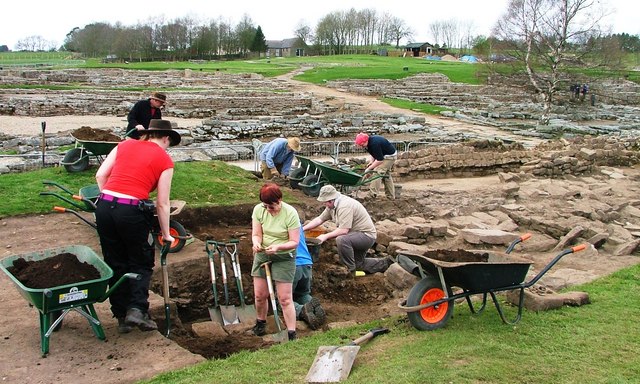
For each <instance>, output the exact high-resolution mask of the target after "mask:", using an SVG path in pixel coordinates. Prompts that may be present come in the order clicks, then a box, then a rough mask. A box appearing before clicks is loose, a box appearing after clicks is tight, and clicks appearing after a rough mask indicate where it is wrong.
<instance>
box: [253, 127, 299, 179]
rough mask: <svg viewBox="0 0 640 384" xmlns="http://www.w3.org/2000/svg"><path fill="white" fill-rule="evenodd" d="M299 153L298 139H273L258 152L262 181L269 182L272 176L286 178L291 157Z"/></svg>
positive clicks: (291, 160)
mask: <svg viewBox="0 0 640 384" xmlns="http://www.w3.org/2000/svg"><path fill="white" fill-rule="evenodd" d="M298 151H300V139H299V138H297V137H290V138H288V139H285V138H283V137H280V138H277V139H274V140H272V141H270V142H269V143H267V145H265V146H264V148H262V150H260V154H259V157H260V171H261V172H262V178H263V179H264V180H271V179H272V178H273V177H274V176H280V175H282V176H283V177H285V178H286V177H288V176H289V170H290V169H291V163H293V155H294V154H295V152H298Z"/></svg>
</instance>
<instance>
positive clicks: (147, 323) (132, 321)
mask: <svg viewBox="0 0 640 384" xmlns="http://www.w3.org/2000/svg"><path fill="white" fill-rule="evenodd" d="M124 323H125V324H126V325H130V326H136V327H138V328H140V330H141V331H145V332H146V331H155V330H157V329H158V325H157V324H156V322H155V321H153V320H151V318H149V314H148V313H144V312H142V311H141V310H140V309H138V308H130V309H128V310H127V317H125V318H124Z"/></svg>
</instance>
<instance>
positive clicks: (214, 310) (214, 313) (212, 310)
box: [205, 241, 224, 324]
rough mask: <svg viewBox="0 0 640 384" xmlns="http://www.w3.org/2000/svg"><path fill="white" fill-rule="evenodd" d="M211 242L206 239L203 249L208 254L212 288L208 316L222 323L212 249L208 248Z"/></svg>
mask: <svg viewBox="0 0 640 384" xmlns="http://www.w3.org/2000/svg"><path fill="white" fill-rule="evenodd" d="M212 244H214V243H213V242H210V241H207V242H206V244H205V250H206V251H207V255H208V256H209V271H210V272H211V287H212V289H213V307H209V316H210V317H211V321H213V322H215V323H219V324H224V323H223V321H222V314H221V313H220V306H219V305H218V289H217V288H216V266H215V264H214V263H213V256H214V252H215V250H214V249H209V245H212ZM214 247H215V245H214Z"/></svg>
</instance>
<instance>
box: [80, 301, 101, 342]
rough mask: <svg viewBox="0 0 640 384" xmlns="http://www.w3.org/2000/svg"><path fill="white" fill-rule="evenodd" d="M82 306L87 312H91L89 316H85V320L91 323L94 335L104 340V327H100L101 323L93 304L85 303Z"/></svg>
mask: <svg viewBox="0 0 640 384" xmlns="http://www.w3.org/2000/svg"><path fill="white" fill-rule="evenodd" d="M84 308H85V311H87V313H89V314H91V316H90V318H89V317H87V320H89V324H91V328H92V329H93V333H95V334H96V337H97V338H98V339H100V340H105V339H106V336H105V335H104V329H103V328H102V323H100V320H98V314H97V313H96V310H95V308H94V307H93V304H89V305H85V306H84ZM85 317H86V316H85Z"/></svg>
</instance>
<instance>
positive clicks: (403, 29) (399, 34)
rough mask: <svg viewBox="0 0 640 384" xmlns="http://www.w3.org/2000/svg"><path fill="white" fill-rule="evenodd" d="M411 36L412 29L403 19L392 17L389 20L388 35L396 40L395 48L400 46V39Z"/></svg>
mask: <svg viewBox="0 0 640 384" xmlns="http://www.w3.org/2000/svg"><path fill="white" fill-rule="evenodd" d="M412 36H413V30H412V29H411V27H409V26H408V25H407V24H406V23H405V21H404V20H402V19H400V18H399V17H392V18H391V20H390V22H389V37H390V38H391V39H392V40H394V41H395V42H396V48H399V47H400V40H402V39H404V38H407V39H410V38H411V37H412Z"/></svg>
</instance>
